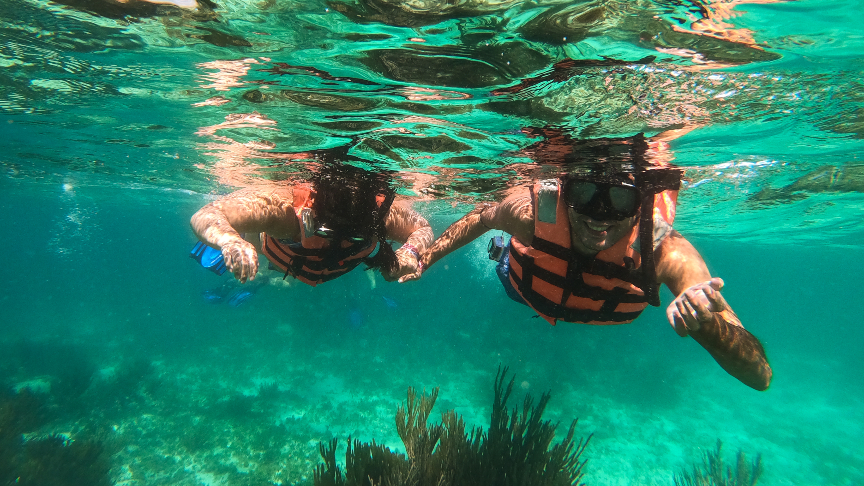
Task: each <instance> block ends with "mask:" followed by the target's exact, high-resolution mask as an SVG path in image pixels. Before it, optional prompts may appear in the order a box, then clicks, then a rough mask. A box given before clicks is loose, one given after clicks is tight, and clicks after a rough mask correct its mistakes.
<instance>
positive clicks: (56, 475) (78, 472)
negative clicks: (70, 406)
mask: <svg viewBox="0 0 864 486" xmlns="http://www.w3.org/2000/svg"><path fill="white" fill-rule="evenodd" d="M47 422H48V413H47V407H46V401H45V399H44V397H42V396H41V395H37V394H34V393H33V392H31V391H30V390H29V389H27V388H23V389H21V390H20V391H19V392H18V393H15V394H12V393H0V485H7V484H20V485H27V484H30V485H37V486H42V485H51V486H65V485H70V486H72V485H82V484H86V485H88V486H108V485H110V484H111V481H110V478H109V472H110V462H109V454H108V453H107V451H106V450H105V447H104V445H103V442H102V441H96V440H74V441H73V440H71V439H69V438H68V437H65V436H62V435H49V436H48V437H44V438H40V439H34V440H27V441H25V440H24V435H23V434H25V433H32V432H34V431H36V430H37V429H39V428H40V427H42V426H44V425H45V424H46V423H47Z"/></svg>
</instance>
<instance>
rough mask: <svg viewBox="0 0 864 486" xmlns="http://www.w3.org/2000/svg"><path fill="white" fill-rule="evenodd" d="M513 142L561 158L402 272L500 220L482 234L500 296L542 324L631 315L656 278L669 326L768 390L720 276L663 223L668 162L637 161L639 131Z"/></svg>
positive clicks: (766, 373) (642, 143)
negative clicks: (667, 296) (498, 233)
mask: <svg viewBox="0 0 864 486" xmlns="http://www.w3.org/2000/svg"><path fill="white" fill-rule="evenodd" d="M529 149H530V150H529ZM525 151H526V152H530V153H531V154H532V155H533V156H535V157H536V158H535V160H542V161H543V162H544V163H549V162H552V163H557V164H559V165H561V167H562V174H561V175H560V176H559V177H557V178H554V179H548V180H542V181H538V182H536V183H535V184H533V186H531V187H520V188H518V189H516V192H514V193H512V194H510V195H509V196H508V197H506V198H505V199H504V200H503V201H501V202H500V203H498V204H486V205H482V206H479V207H477V208H476V209H474V210H473V211H471V212H469V213H468V214H466V215H465V216H463V217H462V218H461V219H459V220H458V221H456V222H455V223H453V224H452V225H451V226H450V227H449V228H448V229H447V230H446V231H445V232H444V233H443V234H442V235H441V236H440V237H439V238H438V240H436V242H435V243H434V244H433V245H432V246H431V247H430V248H429V249H428V250H427V251H426V252H424V253H423V255H422V258H421V262H422V264H421V265H420V270H419V271H418V272H416V273H415V274H414V275H411V276H408V277H406V278H404V279H403V280H413V279H416V278H419V277H420V275H421V273H422V272H423V271H425V270H426V269H428V268H429V267H431V266H432V265H433V264H435V262H437V261H438V260H440V259H441V258H443V257H444V256H446V255H447V254H449V253H451V252H453V251H454V250H456V249H458V248H460V247H462V246H464V245H465V244H467V243H469V242H471V241H473V240H474V239H476V238H478V237H480V236H481V235H483V234H484V233H486V232H487V231H489V230H490V229H494V230H502V231H504V232H507V233H509V234H510V235H512V236H511V238H510V242H509V245H505V244H504V241H503V238H501V237H498V238H493V239H492V242H491V243H490V247H489V253H490V258H491V259H493V260H496V261H498V262H499V264H498V269H497V271H498V274H499V278H501V281H502V283H503V284H504V286H505V289H506V291H507V294H508V296H510V297H511V298H513V299H514V300H516V301H517V302H520V303H523V304H525V305H528V306H530V307H531V308H532V309H534V310H535V311H536V312H537V313H538V314H539V315H540V316H541V317H543V318H544V319H546V320H547V321H549V323H551V324H552V325H555V323H556V322H557V321H559V320H560V321H565V322H578V323H586V324H623V323H628V322H631V321H633V320H634V319H636V318H637V317H638V316H639V314H640V313H641V312H642V310H643V309H645V307H647V305H648V304H651V305H654V306H659V305H660V299H659V294H658V290H659V285H660V284H666V286H667V287H669V289H670V290H671V291H672V292H673V294H674V295H676V296H677V297H676V298H675V300H674V301H673V302H672V303H671V304H670V305H669V306H668V307H667V309H666V315H667V317H668V319H669V323H670V324H671V325H672V327H673V329H674V330H675V331H676V332H677V333H678V335H680V336H682V337H683V336H687V335H689V336H691V337H693V338H694V339H695V340H696V341H697V342H698V343H699V344H700V345H702V347H703V348H705V349H706V350H707V351H708V352H709V353H710V354H711V356H712V357H713V358H714V359H715V360H716V361H717V363H718V364H720V366H721V367H723V369H724V370H726V371H727V372H728V373H729V374H730V375H732V376H734V377H735V378H737V379H738V380H740V381H741V382H743V383H744V384H746V385H748V386H750V387H752V388H755V389H757V390H765V389H766V388H768V386H769V384H770V382H771V376H772V371H771V367H770V365H769V364H768V361H767V359H766V357H765V352H764V350H763V348H762V345H761V344H760V343H759V341H758V340H757V339H756V337H755V336H753V335H752V334H750V333H749V332H748V331H746V330H745V329H744V327H743V326H742V325H741V321H740V320H739V319H738V317H737V316H736V315H735V313H734V312H733V311H732V309H731V308H730V307H729V305H728V304H727V303H726V300H725V299H724V298H723V296H722V295H721V294H720V290H721V289H722V288H723V280H721V279H719V278H712V277H711V275H710V273H709V271H708V268H707V267H706V265H705V262H704V260H703V259H702V257H701V256H700V255H699V253H698V252H697V251H696V249H695V248H694V247H693V246H692V245H691V244H690V243H689V242H688V241H687V240H686V239H685V238H684V237H683V236H681V234H679V233H678V232H677V231H675V230H673V229H672V221H673V219H674V216H675V202H676V199H677V193H678V188H679V185H680V178H681V172H680V170H678V169H674V168H672V167H671V166H668V165H666V164H664V163H662V162H661V163H659V164H658V163H657V161H656V160H652V162H650V163H649V161H648V160H647V159H648V158H649V157H650V154H649V142H648V141H647V140H646V139H645V138H644V137H642V136H637V137H630V138H627V139H617V140H609V139H600V140H592V141H583V142H580V141H574V140H572V139H570V138H569V137H567V136H566V135H561V134H560V133H558V134H556V135H555V137H552V138H547V140H544V141H543V142H540V143H538V144H534V145H532V146H531V147H528V148H527V149H526V150H525ZM586 160H590V163H586ZM652 241H653V244H651V243H648V244H645V243H643V242H652Z"/></svg>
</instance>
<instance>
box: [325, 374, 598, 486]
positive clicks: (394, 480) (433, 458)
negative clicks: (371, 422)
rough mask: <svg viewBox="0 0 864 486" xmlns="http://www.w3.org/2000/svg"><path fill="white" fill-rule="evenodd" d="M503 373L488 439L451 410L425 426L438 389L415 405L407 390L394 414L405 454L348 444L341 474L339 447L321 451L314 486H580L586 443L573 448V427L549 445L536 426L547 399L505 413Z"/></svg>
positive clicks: (547, 426) (545, 425) (548, 427)
mask: <svg viewBox="0 0 864 486" xmlns="http://www.w3.org/2000/svg"><path fill="white" fill-rule="evenodd" d="M506 375H507V368H506V367H505V368H504V369H503V370H502V369H500V368H499V370H498V373H497V375H496V376H495V395H494V400H493V402H492V415H491V420H490V424H489V428H488V430H487V431H484V430H483V429H482V427H474V428H472V429H471V430H470V432H466V431H465V422H464V421H463V420H462V417H460V416H459V415H458V414H456V413H455V412H454V411H452V410H450V411H447V412H444V413H443V414H442V417H441V423H440V424H432V425H427V421H428V418H429V415H430V413H431V411H432V408H433V407H434V405H435V401H436V399H437V397H438V388H435V389H433V390H432V392H431V393H430V394H429V395H427V394H426V393H425V391H424V392H423V393H422V394H421V395H420V397H419V398H418V397H417V393H416V391H415V390H414V389H413V388H409V389H408V396H407V400H406V401H405V403H404V404H403V405H402V406H400V407H399V409H398V410H397V412H396V430H397V432H398V434H399V437H400V439H402V443H403V445H404V446H405V454H400V453H396V452H393V451H391V450H390V449H389V448H388V447H386V446H383V445H381V444H377V443H376V442H375V441H374V440H373V441H372V443H371V444H368V443H363V442H360V441H358V440H354V441H352V440H351V438H349V439H348V447H347V451H346V453H345V471H344V474H343V471H342V470H341V468H340V467H339V464H338V463H337V462H336V448H337V445H338V441H337V440H336V439H333V440H331V441H330V442H329V443H327V444H324V443H321V444H320V452H321V457H322V458H323V460H324V463H323V464H320V465H319V466H318V467H317V468H316V469H315V474H314V484H315V485H316V486H361V485H362V486H388V485H392V486H396V485H399V486H463V485H465V486H468V485H471V486H486V485H489V486H493V485H494V486H517V485H519V486H522V485H531V486H563V485H567V486H574V485H581V484H582V483H581V482H580V481H581V480H582V477H583V474H584V473H583V467H584V465H585V461H584V460H582V459H581V456H582V453H583V452H584V450H585V448H586V447H587V445H588V442H589V441H590V439H591V436H588V437H587V438H582V439H579V441H578V442H574V440H573V438H574V435H575V429H576V423H577V421H576V420H574V421H573V422H572V423H571V425H570V428H569V430H568V432H567V435H566V436H565V438H564V439H563V440H561V442H559V443H557V444H555V445H552V446H551V448H550V445H551V444H552V441H553V440H554V439H555V430H556V428H557V424H553V423H551V422H550V421H548V420H543V419H542V415H543V412H544V410H545V409H546V405H547V404H548V402H549V399H550V394H549V393H544V394H543V395H542V396H541V398H540V400H539V401H538V402H537V405H536V406H535V405H534V403H533V400H532V398H531V397H530V396H526V397H525V400H524V401H523V404H522V408H521V410H520V409H514V410H513V411H512V412H511V411H508V409H507V401H508V398H509V397H510V394H511V393H512V391H513V382H514V378H511V379H510V381H509V382H508V384H507V386H506V387H505V386H504V382H505V381H506V380H505V377H506Z"/></svg>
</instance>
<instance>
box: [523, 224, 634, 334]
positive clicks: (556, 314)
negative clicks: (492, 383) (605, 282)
mask: <svg viewBox="0 0 864 486" xmlns="http://www.w3.org/2000/svg"><path fill="white" fill-rule="evenodd" d="M531 246H532V247H533V248H535V249H537V250H540V251H542V252H544V253H548V254H550V255H552V256H555V257H559V258H560V257H563V258H562V260H564V261H566V262H568V264H567V275H566V276H563V277H562V276H561V275H558V274H556V273H554V272H550V271H549V270H546V269H544V268H541V267H539V266H537V265H536V264H535V263H534V258H533V257H531V256H528V255H522V254H520V253H519V252H516V251H514V250H512V246H511V251H510V258H512V259H514V260H515V261H516V263H518V264H519V266H520V267H521V268H522V275H521V277H520V276H518V275H516V274H515V273H514V272H513V271H512V269H511V271H510V276H511V277H512V278H513V282H514V284H515V285H516V288H518V289H519V291H520V292H521V293H522V296H523V297H524V298H525V300H526V301H527V302H528V303H529V304H531V306H532V307H533V308H534V309H536V310H537V311H538V312H540V313H542V314H544V315H547V316H549V317H553V318H555V319H561V320H564V321H568V322H592V321H597V322H627V321H632V320H633V319H635V318H636V317H638V316H639V314H640V313H641V312H642V311H641V310H640V311H635V312H616V311H615V309H616V308H617V307H618V304H621V303H628V304H629V303H645V302H647V300H646V299H645V297H644V296H641V295H636V294H630V293H628V292H627V290H625V289H623V288H614V289H612V290H607V289H604V288H602V287H595V286H593V285H589V284H587V283H585V281H584V279H583V277H582V273H583V272H585V273H588V274H592V275H598V276H601V277H604V278H607V279H608V278H617V279H620V280H623V281H625V282H628V283H631V284H633V285H635V286H636V287H638V288H640V289H642V285H643V284H642V282H641V280H642V273H641V272H640V271H639V270H633V269H632V267H631V268H626V267H623V266H621V265H616V264H614V263H611V262H605V261H602V260H598V259H596V258H591V257H585V256H582V255H578V254H576V253H575V252H572V251H570V250H568V249H567V248H564V247H563V246H561V245H558V244H556V243H553V242H551V241H547V240H544V239H541V238H539V237H537V236H535V237H534V239H533V240H532V243H531ZM534 278H539V279H541V280H543V281H545V282H548V283H549V284H551V285H554V286H555V287H559V288H561V289H563V290H564V291H563V293H562V296H561V301H560V302H554V301H551V300H549V299H547V298H546V297H544V296H542V295H540V294H539V293H538V292H536V291H535V290H534V289H533V285H532V283H533V280H534ZM643 292H644V290H643ZM571 295H576V296H578V297H584V298H588V299H592V300H598V301H600V300H602V301H604V302H603V305H602V306H601V308H600V310H596V311H595V310H589V309H570V308H567V307H566V306H565V304H566V302H567V300H568V299H569V298H570V296H571Z"/></svg>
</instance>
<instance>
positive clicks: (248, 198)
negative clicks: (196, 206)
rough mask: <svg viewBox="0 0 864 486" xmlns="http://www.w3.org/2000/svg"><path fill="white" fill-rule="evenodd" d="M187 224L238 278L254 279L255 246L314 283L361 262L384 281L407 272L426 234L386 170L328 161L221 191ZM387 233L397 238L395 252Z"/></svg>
mask: <svg viewBox="0 0 864 486" xmlns="http://www.w3.org/2000/svg"><path fill="white" fill-rule="evenodd" d="M191 223H192V230H193V231H194V232H195V234H196V235H197V236H198V238H199V239H200V240H201V241H202V242H203V243H204V244H206V245H207V246H210V247H212V248H215V249H218V250H221V252H222V257H223V258H224V263H225V266H226V267H227V269H228V270H229V271H231V272H232V273H233V274H234V276H235V277H236V278H237V280H239V281H240V282H246V281H248V280H253V279H254V278H255V274H256V273H257V272H258V253H259V252H260V253H263V254H264V256H266V257H267V259H268V260H269V261H270V263H271V265H272V266H273V267H274V268H277V269H279V270H281V271H283V272H284V273H285V277H286V278H287V277H288V276H289V275H290V276H292V277H294V278H296V279H297V280H300V281H301V282H304V283H306V284H309V285H311V286H313V287H314V286H316V285H318V284H320V283H322V282H326V281H329V280H333V279H335V278H337V277H339V276H341V275H344V274H346V273H348V272H349V271H351V270H353V269H354V268H355V267H357V266H358V265H359V264H361V263H365V264H366V267H367V269H370V268H374V269H377V270H378V271H380V272H381V275H382V276H383V277H384V278H385V279H386V280H388V281H392V280H397V279H401V277H403V276H405V275H410V274H414V273H416V272H417V271H418V270H420V268H418V265H419V257H420V254H421V253H422V252H423V251H424V250H425V249H426V248H427V247H428V246H429V245H430V244H431V243H432V239H433V235H432V229H431V228H430V227H429V223H428V222H427V221H426V219H425V218H423V217H422V216H420V215H419V214H418V213H417V212H416V211H414V210H413V209H411V208H410V205H409V203H408V202H407V201H405V200H400V199H399V198H397V197H396V192H395V190H394V189H393V188H392V187H391V181H390V178H389V176H388V175H386V174H380V173H373V172H369V171H366V170H363V169H359V168H357V167H353V166H350V165H346V164H340V163H329V162H328V163H325V164H323V165H322V167H321V169H320V170H318V171H316V172H315V173H314V174H313V175H312V176H311V177H310V178H309V180H308V182H297V183H295V184H293V185H291V186H281V187H278V188H272V189H244V190H240V191H237V192H234V193H232V194H229V195H227V196H224V197H222V198H220V199H218V200H216V201H213V202H212V203H210V204H208V205H206V206H204V207H203V208H201V209H200V210H199V211H198V212H196V213H195V214H194V215H193V216H192V221H191ZM387 240H395V241H398V242H400V243H403V245H402V246H401V247H400V248H399V249H397V250H395V251H394V250H393V248H392V247H391V245H390V243H388V241H387ZM376 249H377V251H376Z"/></svg>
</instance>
